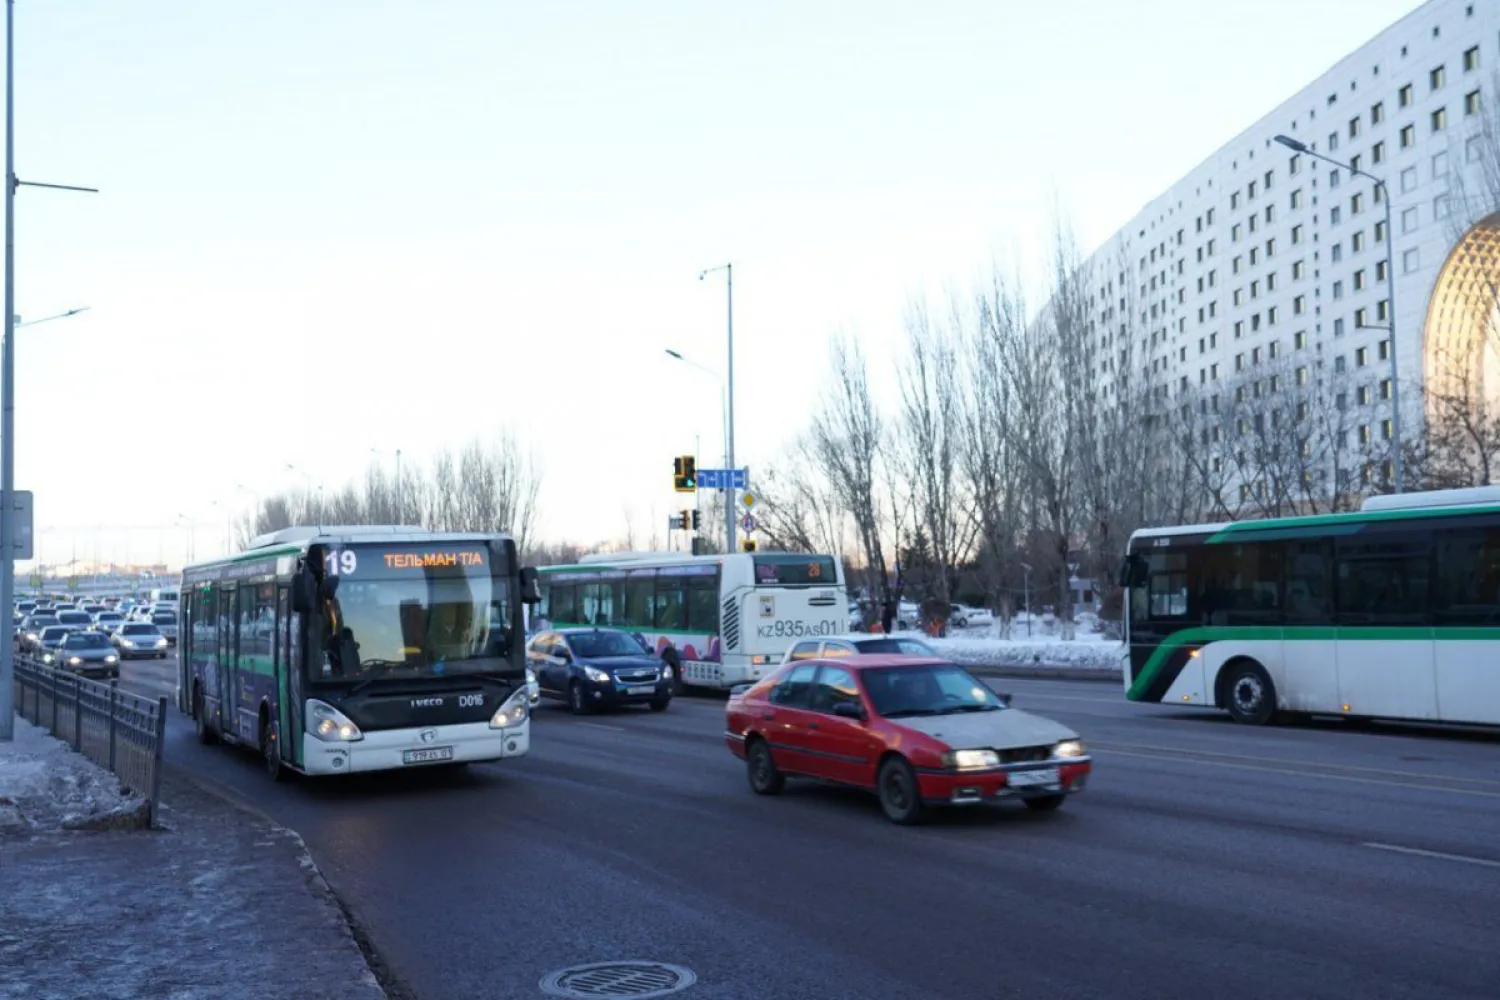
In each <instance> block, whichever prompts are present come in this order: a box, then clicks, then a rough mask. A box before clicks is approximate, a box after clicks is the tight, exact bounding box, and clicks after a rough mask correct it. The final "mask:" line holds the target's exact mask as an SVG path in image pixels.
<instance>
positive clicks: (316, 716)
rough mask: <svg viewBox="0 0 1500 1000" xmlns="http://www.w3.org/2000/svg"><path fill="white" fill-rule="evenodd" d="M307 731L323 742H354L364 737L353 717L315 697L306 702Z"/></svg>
mask: <svg viewBox="0 0 1500 1000" xmlns="http://www.w3.org/2000/svg"><path fill="white" fill-rule="evenodd" d="M307 733H308V735H309V736H313V737H315V738H317V739H320V740H323V741H324V742H325V743H354V742H357V741H359V740H362V739H364V738H365V734H364V733H362V732H360V731H359V727H358V726H356V725H355V724H354V720H353V719H351V718H349V717H348V716H347V715H345V714H344V713H343V712H340V711H339V710H338V709H336V708H334V707H333V706H332V705H330V704H328V703H327V702H325V701H318V700H317V699H315V698H314V699H312V700H309V701H308V703H307Z"/></svg>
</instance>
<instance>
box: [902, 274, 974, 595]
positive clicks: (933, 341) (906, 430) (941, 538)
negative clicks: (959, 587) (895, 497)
mask: <svg viewBox="0 0 1500 1000" xmlns="http://www.w3.org/2000/svg"><path fill="white" fill-rule="evenodd" d="M961 324H962V318H961V316H960V315H959V314H958V310H957V308H955V310H954V317H953V319H952V321H951V325H949V326H946V327H935V326H934V325H933V323H932V322H931V320H930V318H929V316H928V314H927V308H926V306H925V305H924V304H922V303H914V304H913V305H912V306H911V307H910V308H909V310H908V314H907V318H906V331H907V353H906V357H905V359H904V363H903V365H902V366H901V372H900V391H901V406H900V418H899V420H898V422H897V428H898V434H897V441H898V445H899V446H898V449H897V452H896V458H897V460H898V461H899V463H900V470H901V472H902V473H903V475H904V479H905V481H906V486H907V488H908V489H909V491H910V495H911V498H912V501H913V508H914V510H913V513H914V514H915V517H916V521H917V524H918V526H919V527H920V529H921V531H922V534H923V537H924V538H925V540H926V543H927V546H928V550H929V553H930V555H931V557H932V560H933V562H934V564H935V568H936V570H937V572H936V574H935V576H936V579H935V580H934V581H933V583H934V585H935V586H934V587H933V592H932V593H931V594H930V595H929V596H931V597H933V598H936V599H937V600H938V601H941V602H943V603H950V602H951V601H952V596H953V583H954V575H955V572H956V571H957V568H958V566H959V564H960V563H962V562H963V561H964V560H965V559H967V557H968V554H969V552H970V550H971V549H972V545H973V538H974V527H973V525H974V520H973V518H972V516H971V515H970V510H969V499H968V497H967V496H966V495H965V493H964V490H963V480H962V479H961V478H960V476H959V475H958V472H959V464H960V461H961V457H962V454H963V450H964V447H965V442H964V440H963V412H962V405H963V397H962V392H961V389H960V385H959V377H958V371H959V364H958V356H959V355H958V330H959V329H960V328H961Z"/></svg>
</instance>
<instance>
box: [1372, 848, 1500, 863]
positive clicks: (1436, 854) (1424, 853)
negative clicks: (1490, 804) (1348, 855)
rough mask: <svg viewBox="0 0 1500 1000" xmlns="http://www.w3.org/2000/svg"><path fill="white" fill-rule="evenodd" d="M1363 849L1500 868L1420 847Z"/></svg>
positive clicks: (1462, 855) (1478, 859) (1483, 860)
mask: <svg viewBox="0 0 1500 1000" xmlns="http://www.w3.org/2000/svg"><path fill="white" fill-rule="evenodd" d="M1361 846H1363V847H1373V848H1374V849H1375V850H1377V851H1394V852H1395V853H1397V854H1415V855H1416V856H1418V857H1422V858H1437V859H1439V860H1440V861H1462V862H1463V863H1464V864H1468V865H1483V866H1484V867H1486V868H1500V861H1491V860H1490V859H1489V858H1471V857H1469V856H1468V855H1467V854H1447V853H1445V852H1443V851H1424V850H1422V849H1421V848H1420V847H1398V846H1397V845H1395V844H1375V843H1368V842H1367V843H1365V844H1363V845H1361Z"/></svg>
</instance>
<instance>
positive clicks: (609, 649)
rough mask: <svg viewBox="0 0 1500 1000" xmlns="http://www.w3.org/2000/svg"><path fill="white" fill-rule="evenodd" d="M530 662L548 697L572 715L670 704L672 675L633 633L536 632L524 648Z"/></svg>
mask: <svg viewBox="0 0 1500 1000" xmlns="http://www.w3.org/2000/svg"><path fill="white" fill-rule="evenodd" d="M526 663H527V666H529V667H530V668H531V670H532V671H533V672H535V674H536V677H537V684H538V687H539V688H540V693H541V695H542V697H544V698H561V699H565V700H566V701H567V703H568V707H569V708H571V709H572V710H573V714H574V715H583V714H586V713H588V712H592V711H595V710H597V709H600V708H615V707H619V706H623V705H640V704H644V705H648V706H650V708H651V710H652V711H653V712H662V711H665V710H666V709H667V706H669V705H671V703H672V673H671V670H670V668H668V667H667V664H666V663H664V662H663V661H662V659H661V658H660V657H659V656H656V655H655V654H653V653H650V652H648V651H647V650H646V649H645V647H643V646H642V645H641V643H640V642H639V641H638V640H637V639H636V638H635V637H634V636H633V635H631V634H630V633H629V632H625V631H623V630H621V629H615V628H603V627H593V628H590V627H586V626H585V627H577V628H557V629H547V630H545V631H542V632H538V633H537V634H536V635H535V636H533V637H532V639H531V641H530V642H528V643H527V644H526Z"/></svg>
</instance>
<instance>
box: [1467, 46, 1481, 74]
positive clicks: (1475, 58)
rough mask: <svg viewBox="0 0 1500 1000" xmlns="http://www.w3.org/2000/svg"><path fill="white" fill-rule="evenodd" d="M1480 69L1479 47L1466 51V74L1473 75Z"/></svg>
mask: <svg viewBox="0 0 1500 1000" xmlns="http://www.w3.org/2000/svg"><path fill="white" fill-rule="evenodd" d="M1478 68H1479V46H1477V45H1476V46H1474V47H1473V48H1471V49H1465V50H1464V72H1465V73H1472V72H1474V71H1475V70H1476V69H1478Z"/></svg>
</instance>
